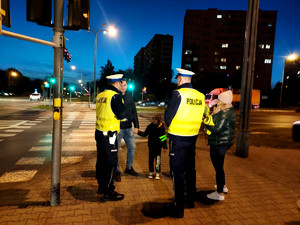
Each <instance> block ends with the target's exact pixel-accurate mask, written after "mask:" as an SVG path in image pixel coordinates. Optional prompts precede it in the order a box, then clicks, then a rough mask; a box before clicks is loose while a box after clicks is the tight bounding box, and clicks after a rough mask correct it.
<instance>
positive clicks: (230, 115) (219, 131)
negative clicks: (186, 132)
mask: <svg viewBox="0 0 300 225" xmlns="http://www.w3.org/2000/svg"><path fill="white" fill-rule="evenodd" d="M212 118H213V122H214V124H215V126H209V125H206V128H207V129H208V130H210V131H211V134H210V135H209V136H208V144H209V145H229V146H231V145H233V138H234V129H235V112H234V108H233V107H231V108H226V109H224V110H221V111H220V112H218V113H216V114H214V115H213V116H212Z"/></svg>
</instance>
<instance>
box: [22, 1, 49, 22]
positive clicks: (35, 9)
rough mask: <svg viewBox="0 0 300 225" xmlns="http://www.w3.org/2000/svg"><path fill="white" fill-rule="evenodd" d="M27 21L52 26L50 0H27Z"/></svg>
mask: <svg viewBox="0 0 300 225" xmlns="http://www.w3.org/2000/svg"><path fill="white" fill-rule="evenodd" d="M26 10H27V21H31V22H36V23H37V24H39V25H42V26H52V24H51V17H52V0H42V1H41V0H27V4H26Z"/></svg>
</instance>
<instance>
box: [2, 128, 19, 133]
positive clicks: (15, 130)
mask: <svg viewBox="0 0 300 225" xmlns="http://www.w3.org/2000/svg"><path fill="white" fill-rule="evenodd" d="M23 131H24V130H17V129H9V130H5V131H4V132H8V133H13V132H17V133H20V132H23Z"/></svg>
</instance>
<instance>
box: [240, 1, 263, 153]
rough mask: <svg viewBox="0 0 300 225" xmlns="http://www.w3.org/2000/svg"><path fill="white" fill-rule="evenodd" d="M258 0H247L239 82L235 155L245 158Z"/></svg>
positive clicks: (247, 148)
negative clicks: (239, 96)
mask: <svg viewBox="0 0 300 225" xmlns="http://www.w3.org/2000/svg"><path fill="white" fill-rule="evenodd" d="M258 5H259V0H249V6H248V12H247V21H246V32H245V44H244V59H243V74H242V82H241V105H240V116H239V128H238V132H237V145H236V155H238V156H240V157H242V158H247V157H248V152H249V137H250V131H249V120H250V111H251V97H252V87H253V77H254V67H255V52H256V38H257V23H258V12H259V10H258Z"/></svg>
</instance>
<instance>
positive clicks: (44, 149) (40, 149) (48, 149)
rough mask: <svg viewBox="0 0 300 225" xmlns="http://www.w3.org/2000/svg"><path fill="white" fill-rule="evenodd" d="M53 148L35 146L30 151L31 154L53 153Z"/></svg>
mask: <svg viewBox="0 0 300 225" xmlns="http://www.w3.org/2000/svg"><path fill="white" fill-rule="evenodd" d="M51 149H52V146H34V147H31V148H30V149H29V151H30V152H32V151H33V152H35V151H51Z"/></svg>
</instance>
